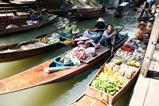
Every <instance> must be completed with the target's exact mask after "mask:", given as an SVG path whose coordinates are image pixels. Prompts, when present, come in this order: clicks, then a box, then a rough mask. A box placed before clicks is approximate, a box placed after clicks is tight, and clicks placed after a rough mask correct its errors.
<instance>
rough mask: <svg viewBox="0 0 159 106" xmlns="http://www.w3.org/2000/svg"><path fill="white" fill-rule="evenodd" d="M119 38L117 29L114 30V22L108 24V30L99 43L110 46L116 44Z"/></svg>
mask: <svg viewBox="0 0 159 106" xmlns="http://www.w3.org/2000/svg"><path fill="white" fill-rule="evenodd" d="M117 38H118V36H117V31H114V29H113V25H112V24H108V28H107V30H105V31H104V32H103V34H102V37H101V39H99V41H98V43H97V45H101V46H104V47H110V46H111V45H112V44H113V45H115V43H116V40H117Z"/></svg>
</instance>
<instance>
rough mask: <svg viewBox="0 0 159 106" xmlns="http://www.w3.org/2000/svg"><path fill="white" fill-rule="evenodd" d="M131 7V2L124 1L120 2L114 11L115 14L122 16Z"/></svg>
mask: <svg viewBox="0 0 159 106" xmlns="http://www.w3.org/2000/svg"><path fill="white" fill-rule="evenodd" d="M128 9H129V2H122V3H121V4H119V6H118V7H117V8H116V9H115V12H114V16H116V17H121V16H123V15H124V14H126V12H127V11H128Z"/></svg>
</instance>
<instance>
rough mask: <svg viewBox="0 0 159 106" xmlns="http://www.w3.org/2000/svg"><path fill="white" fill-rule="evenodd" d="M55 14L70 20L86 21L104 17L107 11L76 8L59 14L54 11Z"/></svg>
mask: <svg viewBox="0 0 159 106" xmlns="http://www.w3.org/2000/svg"><path fill="white" fill-rule="evenodd" d="M55 14H56V15H59V16H64V17H67V18H69V19H72V20H86V19H91V18H96V17H101V16H105V15H106V14H107V11H104V10H102V9H101V8H78V9H72V10H68V11H61V12H57V11H56V12H55Z"/></svg>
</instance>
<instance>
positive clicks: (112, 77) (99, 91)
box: [71, 43, 144, 106]
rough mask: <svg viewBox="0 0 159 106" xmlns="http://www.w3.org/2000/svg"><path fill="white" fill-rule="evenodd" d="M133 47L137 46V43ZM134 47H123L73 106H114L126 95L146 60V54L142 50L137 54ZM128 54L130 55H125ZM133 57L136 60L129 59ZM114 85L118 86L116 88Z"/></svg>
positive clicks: (100, 70)
mask: <svg viewBox="0 0 159 106" xmlns="http://www.w3.org/2000/svg"><path fill="white" fill-rule="evenodd" d="M132 45H136V43H134V44H132ZM132 45H131V46H130V45H129V43H128V44H125V45H123V46H122V47H121V48H120V49H119V50H118V51H117V52H116V53H115V56H114V57H113V59H111V62H109V63H105V64H104V65H103V66H102V67H101V68H100V69H99V70H98V72H97V73H96V74H95V76H94V77H93V78H92V80H91V81H90V83H89V84H88V86H87V88H86V91H85V92H84V93H83V94H82V95H81V96H80V97H79V98H78V99H77V100H75V101H74V102H73V103H72V104H71V106H82V105H83V106H109V105H111V106H112V105H114V104H115V102H116V101H117V100H118V99H119V98H120V97H121V96H122V95H123V94H124V93H126V92H127V91H128V89H129V88H130V87H131V86H132V84H133V83H134V82H135V81H136V79H137V77H138V74H139V71H140V64H141V62H142V60H143V58H144V54H142V53H141V51H142V50H140V51H138V53H137V50H138V49H137V50H134V49H135V48H134V47H133V46H132ZM139 45H140V44H139ZM139 45H138V46H139ZM140 46H141V45H140ZM132 47H133V48H132ZM140 49H141V48H140ZM128 52H129V53H130V54H128V55H125V54H126V53H128ZM120 53H121V55H120ZM143 53H144V52H143ZM133 55H134V56H135V57H134V58H129V57H131V56H133ZM139 63H140V64H139ZM112 64H114V65H112ZM108 79H109V80H108ZM104 80H105V82H104V83H103V82H102V81H104ZM112 83H114V85H116V86H115V87H114V88H113V86H114V85H113V84H112ZM117 86H118V87H117ZM116 88H117V89H116ZM114 89H116V91H115V90H114ZM113 90H114V91H113Z"/></svg>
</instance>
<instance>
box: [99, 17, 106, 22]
mask: <svg viewBox="0 0 159 106" xmlns="http://www.w3.org/2000/svg"><path fill="white" fill-rule="evenodd" d="M104 21H105V20H104V19H103V18H102V17H99V18H98V20H97V22H104Z"/></svg>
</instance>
